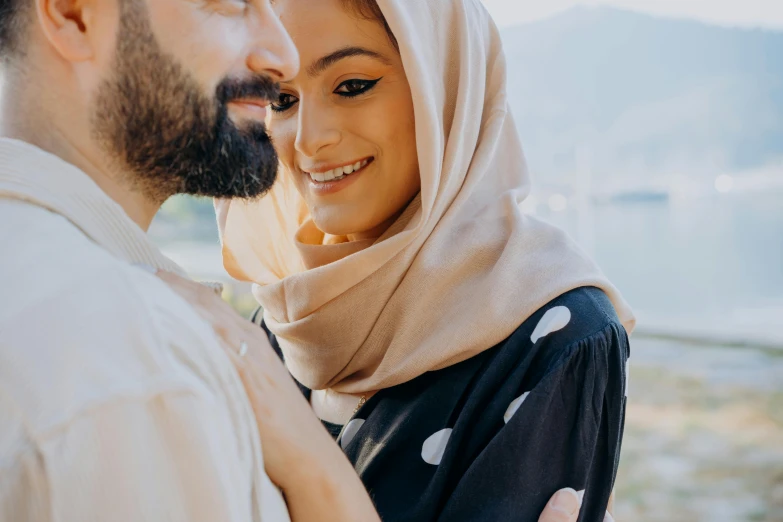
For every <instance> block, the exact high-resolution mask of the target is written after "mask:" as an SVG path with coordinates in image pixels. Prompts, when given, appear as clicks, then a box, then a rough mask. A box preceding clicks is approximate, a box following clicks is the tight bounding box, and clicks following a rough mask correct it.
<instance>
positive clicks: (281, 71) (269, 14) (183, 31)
mask: <svg viewBox="0 0 783 522" xmlns="http://www.w3.org/2000/svg"><path fill="white" fill-rule="evenodd" d="M147 6H148V9H149V12H150V20H151V21H152V24H153V30H154V31H155V38H156V39H157V40H158V42H159V43H160V46H161V48H162V49H165V50H166V51H167V52H169V53H171V55H173V56H174V57H175V58H176V59H177V61H178V62H179V63H181V64H187V67H188V73H189V74H191V75H192V76H193V77H194V78H196V79H197V80H199V81H200V82H201V83H202V87H203V89H204V92H205V93H210V94H211V93H214V92H215V88H216V87H217V85H218V83H220V81H221V80H223V79H224V78H226V77H236V78H243V77H248V76H249V75H251V74H259V73H260V74H267V75H269V76H270V77H272V78H274V79H275V80H281V79H284V78H290V77H291V76H292V75H293V74H294V73H295V72H296V70H297V68H298V60H297V55H296V51H295V49H292V48H290V47H289V45H290V40H288V39H287V38H285V33H284V32H283V30H282V28H280V30H279V31H278V30H274V31H271V30H270V26H276V25H278V24H279V21H278V20H276V19H275V16H274V13H273V11H272V10H271V6H270V4H269V2H268V1H265V0H261V1H245V0H221V1H217V2H194V1H181V0H175V1H171V0H167V1H163V2H148V4H147ZM275 29H277V27H276V28H275ZM205 34H208V35H210V38H204V35H205ZM242 102H244V103H240V102H239V101H237V102H232V103H229V104H228V109H229V115H230V117H231V119H232V120H234V121H235V122H236V123H237V124H239V125H241V122H242V121H247V120H256V121H258V120H263V119H264V118H265V116H266V113H267V109H266V106H267V104H268V100H260V99H249V100H242Z"/></svg>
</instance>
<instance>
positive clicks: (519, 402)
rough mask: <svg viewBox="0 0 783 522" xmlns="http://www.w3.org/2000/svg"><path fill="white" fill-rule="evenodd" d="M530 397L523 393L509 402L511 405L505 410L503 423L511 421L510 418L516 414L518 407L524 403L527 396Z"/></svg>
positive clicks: (527, 393) (528, 393)
mask: <svg viewBox="0 0 783 522" xmlns="http://www.w3.org/2000/svg"><path fill="white" fill-rule="evenodd" d="M528 395H530V392H525V393H523V394H522V395H520V396H519V397H517V398H516V399H514V400H513V401H511V404H509V405H508V409H507V410H506V414H505V415H503V421H504V422H505V423H506V424H508V421H510V420H511V417H513V416H514V414H515V413H516V412H517V410H518V409H519V407H520V406H522V403H523V402H525V399H527V396H528Z"/></svg>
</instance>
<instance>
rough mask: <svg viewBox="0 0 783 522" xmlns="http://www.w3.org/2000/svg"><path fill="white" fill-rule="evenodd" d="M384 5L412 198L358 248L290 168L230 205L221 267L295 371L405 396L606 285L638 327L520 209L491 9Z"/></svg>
mask: <svg viewBox="0 0 783 522" xmlns="http://www.w3.org/2000/svg"><path fill="white" fill-rule="evenodd" d="M378 4H379V6H380V7H381V10H382V11H383V14H384V15H385V17H386V19H387V22H388V24H389V26H390V28H391V30H392V32H393V33H394V35H395V37H396V38H397V40H398V42H399V48H400V53H401V56H402V61H403V64H404V67H405V71H406V73H407V77H408V80H409V83H410V87H411V91H412V95H413V100H414V115H415V128H416V143H417V151H418V159H419V170H420V176H421V192H420V193H419V195H418V196H417V197H416V199H415V200H414V201H413V202H412V203H411V204H410V205H409V206H408V208H407V209H406V210H405V212H404V213H403V214H402V216H401V217H400V218H399V219H398V220H397V221H396V222H395V223H394V225H392V227H391V229H390V230H389V231H387V232H386V233H385V234H384V235H383V236H382V237H380V238H378V239H377V240H374V241H372V240H371V241H362V242H357V243H350V242H339V241H338V242H334V241H329V240H328V238H324V235H323V234H322V233H320V232H319V231H318V230H317V229H316V228H315V225H314V224H313V222H312V221H311V220H310V219H309V215H308V211H307V208H306V207H305V205H304V201H303V199H302V198H301V197H300V196H299V194H298V193H297V192H296V190H295V189H294V186H293V183H292V182H291V180H290V177H289V175H288V173H286V172H281V174H280V177H279V180H278V182H277V183H276V185H275V187H274V188H273V189H272V191H271V192H270V193H269V194H268V195H267V196H265V197H264V198H263V199H261V200H259V201H255V202H245V201H238V200H235V201H231V202H222V203H219V204H218V220H219V223H220V228H221V238H222V242H223V257H224V265H225V267H226V269H227V270H228V272H229V273H230V274H231V275H232V276H233V277H235V278H237V279H240V280H245V281H252V282H253V283H256V284H255V285H254V288H253V293H254V295H255V297H256V298H257V299H258V302H259V303H260V304H261V305H262V306H263V309H264V320H265V321H266V324H267V326H268V327H269V329H270V330H271V331H272V332H273V333H275V334H276V336H277V338H278V340H279V343H280V347H281V349H282V351H283V354H284V357H285V361H286V365H287V366H288V368H289V370H290V372H291V373H292V375H293V376H294V377H295V378H296V379H297V380H298V381H300V382H301V383H303V384H304V385H306V386H308V387H309V388H311V389H316V390H319V389H325V388H330V389H333V390H335V391H339V392H342V393H354V394H360V393H365V392H372V391H377V390H379V389H382V388H386V387H390V386H394V385H397V384H400V383H403V382H406V381H409V380H411V379H413V378H415V377H417V376H419V375H421V374H423V373H425V372H428V371H432V370H438V369H442V368H445V367H448V366H450V365H453V364H456V363H458V362H461V361H463V360H466V359H468V358H470V357H473V356H475V355H476V354H478V353H480V352H482V351H484V350H487V349H489V348H491V347H492V346H494V345H496V344H497V343H499V342H501V341H503V340H504V339H506V338H507V337H508V336H510V335H511V333H513V331H514V330H515V329H516V328H518V327H519V326H520V325H521V324H522V323H523V322H524V321H525V320H526V319H527V318H528V317H530V316H531V315H532V314H533V313H534V312H536V311H537V310H538V309H539V308H541V307H542V306H544V305H545V304H546V303H548V302H549V301H551V300H552V299H554V298H555V297H557V296H559V295H561V294H563V293H564V292H567V291H569V290H572V289H574V288H578V287H582V286H593V287H598V288H600V289H602V290H603V291H604V292H605V293H606V294H607V295H608V296H609V298H610V299H611V301H612V303H613V304H614V307H615V309H616V310H617V313H618V316H619V317H620V320H621V321H622V322H623V324H624V326H625V328H626V329H627V330H628V331H629V332H630V330H632V328H633V325H634V318H633V315H632V313H631V311H630V309H629V307H628V305H627V304H626V303H625V302H624V301H623V299H622V297H621V296H620V294H619V293H618V291H617V290H616V289H615V287H614V286H612V284H611V283H609V281H608V280H607V279H606V277H605V276H604V275H603V274H602V272H601V271H600V270H599V269H598V268H597V266H596V265H595V264H594V263H593V261H592V260H591V259H589V258H588V256H586V255H585V253H583V252H582V251H581V250H580V248H579V247H578V246H577V245H576V244H575V243H574V242H573V241H572V240H571V239H570V238H569V237H568V236H567V235H566V234H565V233H564V232H562V231H560V230H559V229H557V228H555V227H553V226H551V225H549V224H546V223H544V222H543V221H540V220H538V219H536V218H534V217H531V216H529V215H526V214H525V213H523V211H522V210H521V208H520V206H521V203H522V202H523V201H524V199H525V198H526V197H527V196H528V194H529V192H530V175H529V173H528V170H527V168H526V164H525V159H524V156H523V153H522V147H521V144H520V140H519V137H518V134H517V130H516V128H515V125H514V121H513V118H512V116H511V113H510V110H509V105H508V99H507V91H506V63H505V57H504V54H503V50H502V46H501V41H500V36H499V33H498V30H497V28H496V26H495V25H494V23H493V21H492V20H491V18H490V16H489V14H488V13H487V12H486V10H485V9H484V7H483V5H482V4H481V2H480V1H479V0H378ZM380 124H382V122H379V125H380ZM332 243H336V244H332ZM572 312H573V313H578V311H572Z"/></svg>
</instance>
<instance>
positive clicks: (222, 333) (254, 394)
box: [157, 272, 379, 522]
mask: <svg viewBox="0 0 783 522" xmlns="http://www.w3.org/2000/svg"><path fill="white" fill-rule="evenodd" d="M157 275H158V277H160V278H161V279H163V280H164V281H165V282H166V283H168V285H169V286H170V287H171V288H172V289H174V290H175V291H176V292H177V293H179V294H180V295H181V296H182V297H183V298H184V299H185V300H186V301H187V302H188V303H190V304H191V305H192V306H193V307H194V308H195V309H196V311H198V313H199V314H200V315H201V316H202V317H203V318H204V319H205V320H206V321H207V322H209V323H210V324H211V325H212V328H213V329H214V330H215V332H216V333H217V335H218V337H219V338H220V339H221V341H222V342H223V347H224V349H225V350H226V352H227V353H228V354H229V356H230V357H231V359H232V361H233V362H234V364H235V366H236V368H237V371H238V372H239V375H240V377H241V379H242V382H243V384H244V386H245V390H246V392H247V395H248V397H249V398H250V403H251V404H252V406H253V412H254V414H255V417H256V422H257V424H258V430H259V433H260V435H261V443H262V446H263V455H264V466H265V468H266V471H267V474H268V475H269V478H270V479H271V480H272V482H274V483H275V484H277V485H278V486H279V487H280V488H281V489H282V490H283V493H284V494H285V496H286V500H287V502H288V507H289V510H290V512H291V516H292V519H293V520H295V521H300V522H304V521H310V520H318V521H324V522H325V521H329V520H335V521H338V520H339V521H353V520H355V521H360V522H371V521H374V520H376V521H377V520H379V518H378V515H377V513H376V511H375V508H374V506H373V505H372V501H371V500H370V498H369V496H368V494H367V492H366V490H365V489H364V485H363V484H362V483H361V480H359V477H358V475H357V474H356V473H355V471H354V469H353V467H352V466H351V464H350V462H349V461H348V459H347V458H346V457H345V455H344V453H343V452H342V450H340V448H339V446H337V444H335V443H334V441H333V440H332V439H331V437H330V436H329V433H328V432H327V431H326V429H325V428H324V427H323V425H322V424H321V422H320V421H319V420H318V418H317V417H316V416H315V414H314V413H313V411H312V409H311V408H310V405H309V404H308V403H307V401H306V400H305V398H304V396H303V395H302V393H301V391H300V390H299V388H298V387H297V385H296V383H295V382H294V380H293V379H292V378H291V376H290V374H289V373H288V370H287V369H286V368H285V366H284V365H283V362H282V361H281V360H280V358H279V357H278V356H277V354H276V353H275V352H274V350H273V349H272V347H271V346H270V344H269V340H268V339H267V337H266V334H265V332H264V331H263V330H262V329H261V328H259V327H258V326H257V325H255V324H253V323H251V322H250V321H248V320H247V319H244V318H243V317H242V316H240V315H239V314H238V313H237V312H235V311H234V309H233V308H231V306H229V305H228V303H226V302H225V301H223V300H222V299H221V298H220V297H219V296H218V295H217V294H215V293H214V292H213V291H212V290H211V289H209V288H207V287H205V286H203V285H200V284H198V283H195V282H193V281H189V280H187V279H183V278H181V277H178V276H176V275H174V274H170V273H167V272H158V274H157ZM243 344H244V345H246V353H245V354H244V355H243V356H240V348H241V347H242V346H243ZM243 351H244V350H243Z"/></svg>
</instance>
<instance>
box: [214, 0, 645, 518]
mask: <svg viewBox="0 0 783 522" xmlns="http://www.w3.org/2000/svg"><path fill="white" fill-rule="evenodd" d="M276 9H277V10H278V12H279V14H280V16H281V20H282V21H283V23H284V25H285V26H286V29H287V30H288V31H289V33H290V34H291V36H292V38H293V40H294V42H295V43H296V45H297V47H298V50H299V52H300V60H301V63H302V70H301V72H300V73H299V75H298V76H297V77H296V78H294V79H293V80H292V81H290V82H286V83H284V84H283V85H282V88H281V95H280V98H279V100H278V101H277V103H275V104H274V105H273V106H272V111H273V112H272V114H271V115H270V117H269V119H268V124H269V125H268V126H269V131H270V135H271V137H272V139H273V141H274V143H275V146H276V149H277V150H278V153H279V156H280V161H281V165H282V172H281V176H280V179H279V181H278V183H277V185H276V186H275V187H274V189H273V190H272V192H271V193H270V194H269V195H267V196H266V197H265V198H263V199H262V200H260V201H253V202H239V201H233V202H231V203H230V204H223V205H222V206H221V208H219V212H218V214H219V219H220V222H221V228H222V229H223V232H222V241H223V249H224V261H225V265H226V268H227V269H228V271H229V273H231V275H233V276H234V277H236V278H238V279H241V280H246V281H252V282H254V283H257V285H256V286H255V288H254V293H255V295H256V297H257V299H258V300H259V302H260V304H261V305H262V307H263V323H264V327H265V329H266V330H267V332H268V333H269V337H270V341H271V343H272V344H273V346H274V347H275V348H276V350H278V351H279V353H280V354H281V355H282V356H283V358H284V360H285V364H286V366H287V368H288V370H289V371H290V372H291V374H292V375H293V376H294V377H295V378H296V380H297V381H298V382H299V383H300V384H301V387H302V389H303V391H304V393H305V395H306V396H307V397H308V398H309V399H310V401H311V404H312V406H313V408H314V409H315V412H316V414H317V415H318V416H319V418H320V419H321V420H322V421H324V425H325V426H326V427H327V428H328V429H329V431H330V432H331V433H332V434H333V435H334V436H336V437H337V439H338V442H339V444H340V446H341V447H342V448H343V450H344V451H345V454H346V455H347V456H348V458H349V460H350V461H351V463H352V464H353V465H354V468H355V469H356V471H357V472H358V474H359V476H360V477H361V479H362V481H363V482H364V485H365V487H366V488H367V490H368V491H369V492H370V494H371V496H372V499H373V501H374V503H375V506H376V508H377V510H378V513H379V515H380V517H381V518H382V519H383V520H388V521H393V520H400V521H403V520H404V521H418V520H421V521H424V520H444V521H460V520H465V521H467V520H471V521H474V520H487V521H497V520H523V521H524V520H536V519H537V517H538V513H540V511H541V509H542V508H543V507H544V506H545V505H546V502H547V499H548V498H549V495H551V494H552V493H553V492H554V491H556V490H557V489H559V488H561V487H565V486H567V485H576V486H578V488H577V489H584V490H585V492H584V501H583V505H582V514H581V518H580V520H591V521H592V520H601V519H603V516H604V510H605V509H606V506H607V502H608V500H609V496H610V493H611V490H612V486H613V481H614V476H615V473H616V469H617V463H618V458H619V452H620V440H621V435H622V428H623V419H624V408H625V398H624V388H625V380H626V377H625V368H626V359H627V357H628V354H629V349H628V342H627V336H626V330H630V329H631V328H632V326H633V317H632V315H631V313H630V311H629V310H628V308H627V306H626V305H625V303H624V302H623V301H622V299H621V297H620V296H619V294H618V293H617V291H616V290H615V289H614V287H613V286H612V285H611V284H610V283H608V282H607V281H606V280H605V278H604V277H603V275H602V274H601V272H600V271H599V270H598V269H597V268H596V267H595V266H594V265H593V264H592V262H591V261H590V260H589V259H587V258H586V257H585V256H584V255H583V254H582V253H581V252H580V251H579V250H578V249H577V248H576V247H575V246H574V245H573V244H572V243H571V242H570V240H569V239H568V238H567V237H566V236H565V235H564V234H563V233H561V232H560V231H558V230H557V229H554V228H552V227H550V226H548V225H546V224H544V223H542V222H539V221H537V220H535V219H532V218H530V217H528V216H526V215H524V214H523V213H522V212H521V210H520V203H521V202H522V200H524V199H525V197H526V196H527V194H528V192H529V184H530V179H529V175H528V173H527V170H526V168H525V162H524V158H523V155H522V151H521V147H520V144H519V140H518V137H517V134H516V131H515V127H514V123H513V120H512V118H511V116H510V114H509V113H508V105H507V99H506V91H505V84H506V71H505V63H504V58H503V54H502V50H501V44H500V39H499V35H498V32H497V29H496V28H495V26H494V25H493V23H492V21H491V20H490V18H489V16H488V15H487V13H486V12H485V11H484V9H483V7H482V6H481V3H480V2H479V1H478V0H417V1H415V2H414V1H406V0H378V5H377V6H376V5H375V4H374V2H367V1H358V0H357V1H349V0H277V2H276ZM217 322H220V321H217ZM259 322H260V321H259ZM227 330H228V329H226V328H224V329H223V333H224V334H225V336H226V337H227V342H229V343H230V344H233V345H234V346H239V345H240V344H242V345H243V346H244V344H243V343H244V342H247V337H248V336H251V335H252V334H250V333H248V332H247V331H246V330H242V331H237V332H228V331H227ZM267 362H268V361H267ZM259 371H263V370H259ZM244 372H245V377H246V379H247V380H248V381H250V382H249V383H248V390H249V393H250V394H251V395H255V396H256V397H261V396H263V395H264V394H267V395H271V394H273V393H274V391H273V390H272V389H270V387H269V386H267V388H266V389H260V388H264V384H263V383H262V382H252V381H253V379H254V377H253V372H252V371H249V370H247V369H245V370H244ZM256 381H263V379H258V378H257V379H256ZM254 390H255V391H254ZM310 390H315V391H312V392H311V391H310ZM258 400H262V401H263V398H261V399H258ZM271 408H273V406H269V405H268V404H267V406H265V407H263V408H261V410H262V411H260V412H259V418H260V420H259V422H260V423H265V422H266V421H265V420H263V419H264V417H265V416H267V417H268V416H270V415H272V416H274V414H272V413H270V409H271ZM289 421H290V423H289V425H290V424H293V423H296V422H300V421H301V422H302V423H305V422H306V421H303V420H296V419H288V420H287V421H279V422H277V421H271V424H275V425H276V429H277V430H278V431H279V432H285V430H286V429H289V430H290V427H289V428H286V427H285V426H283V425H284V424H285V423H286V422H289ZM267 429H268V428H267ZM263 430H264V428H262V431H263ZM269 431H271V430H269ZM271 436H274V435H271ZM262 437H263V435H262ZM280 437H281V436H279V435H278V438H280ZM265 444H266V442H265ZM278 444H279V446H278ZM286 444H287V443H286V442H284V441H281V442H279V443H275V444H274V445H275V447H276V448H284V449H283V450H281V451H282V453H281V454H282V455H288V456H290V458H295V457H293V455H294V453H295V451H294V446H297V444H298V449H299V450H302V451H305V450H306V446H307V443H306V442H305V441H304V440H302V441H300V442H299V443H297V444H294V443H290V444H288V445H286ZM267 447H269V446H268V445H267ZM311 458H312V459H314V460H317V459H318V457H317V456H316V455H311ZM275 459H277V457H275ZM277 460H279V461H280V464H279V465H280V467H281V468H282V467H284V466H283V461H284V460H285V459H284V458H283V457H280V458H279V459H277ZM281 473H283V472H281ZM283 474H284V473H283ZM284 489H285V488H284Z"/></svg>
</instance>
